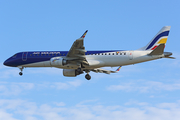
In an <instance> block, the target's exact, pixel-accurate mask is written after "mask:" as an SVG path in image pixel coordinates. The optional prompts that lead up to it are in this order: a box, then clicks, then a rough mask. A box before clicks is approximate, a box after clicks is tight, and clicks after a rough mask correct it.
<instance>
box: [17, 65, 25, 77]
mask: <svg viewBox="0 0 180 120" xmlns="http://www.w3.org/2000/svg"><path fill="white" fill-rule="evenodd" d="M18 68H19V69H20V70H21V72H19V75H20V76H22V75H23V73H22V71H23V69H24V67H22V66H19V67H18Z"/></svg>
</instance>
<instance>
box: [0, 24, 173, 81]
mask: <svg viewBox="0 0 180 120" xmlns="http://www.w3.org/2000/svg"><path fill="white" fill-rule="evenodd" d="M170 28H171V26H165V27H163V28H162V29H161V30H160V31H159V32H158V33H157V34H156V35H155V37H154V38H153V39H152V40H151V41H150V42H149V43H148V44H147V45H146V46H144V47H142V48H140V49H137V50H102V51H86V50H85V47H84V38H85V36H86V33H87V32H88V31H87V30H86V31H85V33H84V34H83V35H82V36H81V37H80V38H79V39H77V40H75V41H74V43H73V45H72V46H71V48H70V50H69V51H31V52H29V51H25V52H19V53H16V54H15V55H13V56H12V57H10V58H8V59H7V60H6V61H5V62H4V63H3V64H4V65H6V66H10V67H18V68H19V69H20V72H19V75H23V73H22V71H23V69H24V68H28V67H56V68H61V69H63V75H64V76H66V77H76V76H77V75H80V74H83V73H84V72H85V73H86V75H85V78H86V79H87V80H90V79H91V76H90V75H89V73H90V72H91V71H93V72H96V73H106V74H110V73H117V72H118V71H119V70H120V68H121V67H122V66H125V65H132V64H136V63H141V62H146V61H151V60H156V59H160V58H171V59H175V58H174V57H170V56H171V55H172V53H171V52H164V48H165V44H166V41H167V38H168V35H169V31H170ZM118 66H119V67H118ZM101 67H118V69H117V70H116V71H111V70H105V69H102V68H101Z"/></svg>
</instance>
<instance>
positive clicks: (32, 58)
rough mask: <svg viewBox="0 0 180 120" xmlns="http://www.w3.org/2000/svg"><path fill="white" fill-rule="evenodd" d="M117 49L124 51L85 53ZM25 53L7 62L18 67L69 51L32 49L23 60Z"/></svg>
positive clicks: (62, 55)
mask: <svg viewBox="0 0 180 120" xmlns="http://www.w3.org/2000/svg"><path fill="white" fill-rule="evenodd" d="M116 51H122V50H112V51H87V52H86V53H85V55H90V54H98V53H107V52H116ZM23 53H25V52H19V53H17V55H16V57H15V58H14V57H10V58H9V59H7V60H6V61H5V62H6V63H7V62H8V63H9V64H8V66H11V67H17V66H21V65H25V64H31V63H36V62H43V61H48V60H50V59H51V58H53V57H65V56H66V55H67V53H68V51H34V52H33V51H32V52H26V53H27V60H25V61H23V60H22V59H23ZM43 53H44V54H43ZM56 53H58V54H56ZM41 54H43V55H41ZM45 54H46V55H45ZM25 57H26V56H25Z"/></svg>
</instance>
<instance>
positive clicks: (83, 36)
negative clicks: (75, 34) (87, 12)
mask: <svg viewBox="0 0 180 120" xmlns="http://www.w3.org/2000/svg"><path fill="white" fill-rule="evenodd" d="M87 32H88V30H86V31H85V33H84V34H83V35H82V36H81V38H85V36H86V33H87Z"/></svg>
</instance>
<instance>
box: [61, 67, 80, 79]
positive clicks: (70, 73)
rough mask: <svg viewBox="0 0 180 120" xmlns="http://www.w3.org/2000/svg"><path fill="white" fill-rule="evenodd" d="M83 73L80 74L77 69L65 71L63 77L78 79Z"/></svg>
mask: <svg viewBox="0 0 180 120" xmlns="http://www.w3.org/2000/svg"><path fill="white" fill-rule="evenodd" d="M82 73H83V72H79V71H78V70H75V69H63V75H64V76H66V77H76V76H77V75H80V74H82Z"/></svg>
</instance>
